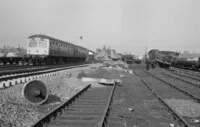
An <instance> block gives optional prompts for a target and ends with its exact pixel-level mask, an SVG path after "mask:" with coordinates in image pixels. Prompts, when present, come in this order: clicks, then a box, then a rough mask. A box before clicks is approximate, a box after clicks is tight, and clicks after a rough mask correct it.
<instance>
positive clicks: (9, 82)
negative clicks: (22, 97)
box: [0, 64, 88, 89]
mask: <svg viewBox="0 0 200 127" xmlns="http://www.w3.org/2000/svg"><path fill="white" fill-rule="evenodd" d="M85 66H88V64H83V65H77V66H67V67H58V68H54V69H48V70H40V71H34V72H25V73H19V74H12V75H6V76H1V77H0V89H5V88H8V87H11V86H13V85H17V84H20V83H25V82H27V81H30V80H33V79H39V78H41V77H46V76H50V75H55V74H56V72H59V71H60V72H61V71H63V70H66V69H72V68H76V67H85Z"/></svg>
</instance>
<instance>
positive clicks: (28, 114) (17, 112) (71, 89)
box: [0, 64, 102, 127]
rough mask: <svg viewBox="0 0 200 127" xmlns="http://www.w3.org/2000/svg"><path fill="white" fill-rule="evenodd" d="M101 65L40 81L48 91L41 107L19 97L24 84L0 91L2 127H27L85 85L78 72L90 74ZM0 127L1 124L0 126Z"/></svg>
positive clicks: (73, 70)
mask: <svg viewBox="0 0 200 127" xmlns="http://www.w3.org/2000/svg"><path fill="white" fill-rule="evenodd" d="M99 66H102V65H101V64H95V65H90V66H88V67H81V68H74V69H69V70H68V72H67V74H65V75H64V74H61V75H57V76H52V77H49V78H43V79H40V80H41V81H43V82H44V83H45V84H46V86H47V88H48V90H49V98H48V100H47V102H46V103H45V104H44V105H42V106H34V105H31V104H29V103H28V102H26V101H25V100H24V98H23V97H22V95H21V91H22V87H23V85H24V84H18V85H16V86H13V87H10V88H7V89H5V90H1V91H0V122H2V123H3V124H4V125H3V126H18V127H29V126H31V125H32V124H33V123H35V122H36V121H37V120H38V119H40V118H41V117H43V116H44V115H45V114H46V113H48V112H49V111H51V110H52V109H53V108H55V107H56V106H58V105H60V104H61V103H62V102H63V101H66V100H68V99H69V98H70V97H71V96H72V95H74V94H75V93H76V92H77V91H79V90H80V89H82V88H83V87H84V86H85V85H87V83H83V82H82V81H81V79H79V78H77V77H78V75H79V73H80V72H84V73H86V74H87V73H92V72H95V71H96V70H97V67H99ZM0 125H1V124H0Z"/></svg>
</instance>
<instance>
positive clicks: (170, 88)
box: [135, 71, 200, 127]
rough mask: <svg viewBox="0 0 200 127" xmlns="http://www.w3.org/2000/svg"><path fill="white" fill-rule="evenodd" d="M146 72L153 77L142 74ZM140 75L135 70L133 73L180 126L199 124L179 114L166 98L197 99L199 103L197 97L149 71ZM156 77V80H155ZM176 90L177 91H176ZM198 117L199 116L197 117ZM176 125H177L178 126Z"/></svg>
mask: <svg viewBox="0 0 200 127" xmlns="http://www.w3.org/2000/svg"><path fill="white" fill-rule="evenodd" d="M144 72H145V73H147V74H149V75H150V76H152V77H154V78H152V77H147V76H143V74H144ZM144 72H143V73H142V75H139V74H138V73H136V72H135V74H136V75H137V76H138V77H139V78H140V80H141V81H142V82H143V83H144V84H145V85H146V86H147V88H148V89H149V90H150V91H152V93H154V95H155V96H156V97H157V98H158V100H159V101H160V102H161V103H162V104H163V105H164V106H165V107H166V108H167V109H168V111H169V112H170V113H171V114H172V116H173V117H174V119H175V120H176V121H177V123H178V124H179V125H180V126H184V127H193V126H200V123H196V122H194V121H193V120H192V119H193V118H191V117H187V116H181V115H180V113H179V112H177V111H176V110H175V108H174V107H172V106H171V105H169V103H168V101H167V100H170V99H171V98H175V99H179V100H191V99H194V100H195V101H197V104H198V105H199V102H200V101H199V98H198V97H197V96H195V95H193V94H191V93H189V92H188V91H184V90H183V89H181V88H178V87H176V86H175V85H174V84H172V83H169V82H168V81H167V80H166V79H164V78H162V77H161V76H158V75H155V74H152V73H150V72H147V71H144ZM155 79H156V80H155ZM177 90H178V91H179V92H177ZM197 119H200V118H197ZM179 125H177V126H179Z"/></svg>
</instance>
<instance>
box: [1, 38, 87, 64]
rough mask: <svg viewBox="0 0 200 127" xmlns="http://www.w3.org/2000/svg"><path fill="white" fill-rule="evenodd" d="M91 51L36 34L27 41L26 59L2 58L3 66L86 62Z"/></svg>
mask: <svg viewBox="0 0 200 127" xmlns="http://www.w3.org/2000/svg"><path fill="white" fill-rule="evenodd" d="M88 52H89V50H88V49H86V48H84V47H81V46H78V45H75V44H72V43H69V42H66V41H62V40H59V39H56V38H53V37H50V36H47V35H42V34H36V35H32V36H29V37H28V39H27V54H26V56H24V57H16V56H15V57H1V58H0V62H1V63H3V64H7V63H9V64H12V63H23V64H24V63H25V64H32V65H40V64H58V63H73V62H85V61H86V60H87V58H88Z"/></svg>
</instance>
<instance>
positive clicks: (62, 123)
mask: <svg viewBox="0 0 200 127" xmlns="http://www.w3.org/2000/svg"><path fill="white" fill-rule="evenodd" d="M97 122H98V121H97V120H55V121H53V122H52V123H50V124H49V125H48V127H66V126H67V127H94V126H95V125H96V124H97Z"/></svg>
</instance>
